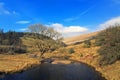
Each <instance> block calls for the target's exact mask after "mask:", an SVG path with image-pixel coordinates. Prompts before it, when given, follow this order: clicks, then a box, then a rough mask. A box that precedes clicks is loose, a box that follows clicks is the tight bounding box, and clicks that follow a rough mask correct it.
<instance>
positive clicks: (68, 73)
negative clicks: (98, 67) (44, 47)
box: [0, 63, 105, 80]
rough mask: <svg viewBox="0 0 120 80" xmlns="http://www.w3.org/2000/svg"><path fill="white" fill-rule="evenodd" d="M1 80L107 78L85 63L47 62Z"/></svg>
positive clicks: (98, 79)
mask: <svg viewBox="0 0 120 80" xmlns="http://www.w3.org/2000/svg"><path fill="white" fill-rule="evenodd" d="M0 80H105V79H103V78H102V77H101V75H100V74H99V73H98V72H96V71H95V70H94V69H93V68H91V67H90V66H87V65H86V64H83V63H72V64H50V63H45V64H41V65H40V66H38V67H36V68H33V69H29V70H27V71H24V72H22V73H15V74H11V75H5V77H4V78H0Z"/></svg>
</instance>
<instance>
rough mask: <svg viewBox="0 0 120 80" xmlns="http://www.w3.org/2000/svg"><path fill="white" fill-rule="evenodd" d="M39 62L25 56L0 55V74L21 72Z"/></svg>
mask: <svg viewBox="0 0 120 80" xmlns="http://www.w3.org/2000/svg"><path fill="white" fill-rule="evenodd" d="M38 64H39V60H38V59H37V58H32V57H30V55H27V54H19V55H2V54H0V72H1V73H6V74H8V73H14V72H21V71H23V70H26V69H27V68H29V67H31V66H33V65H38Z"/></svg>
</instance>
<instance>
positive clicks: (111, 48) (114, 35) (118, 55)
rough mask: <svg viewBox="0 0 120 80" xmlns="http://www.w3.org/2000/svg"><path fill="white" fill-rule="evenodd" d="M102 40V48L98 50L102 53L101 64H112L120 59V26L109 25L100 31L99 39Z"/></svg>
mask: <svg viewBox="0 0 120 80" xmlns="http://www.w3.org/2000/svg"><path fill="white" fill-rule="evenodd" d="M99 40H100V45H101V48H100V49H99V50H98V52H99V54H100V55H101V57H100V59H99V64H100V65H107V64H112V63H114V62H115V61H117V60H119V59H120V26H119V25H117V26H114V27H109V28H107V29H105V30H104V31H102V32H100V33H99V35H98V36H97V40H96V41H99Z"/></svg>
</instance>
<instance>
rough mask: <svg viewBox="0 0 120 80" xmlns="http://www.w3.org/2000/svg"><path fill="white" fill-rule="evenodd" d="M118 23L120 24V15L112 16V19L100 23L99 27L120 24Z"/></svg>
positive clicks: (103, 27)
mask: <svg viewBox="0 0 120 80" xmlns="http://www.w3.org/2000/svg"><path fill="white" fill-rule="evenodd" d="M118 24H119V25H120V16H119V17H115V18H112V19H110V20H108V21H106V22H104V23H102V24H100V25H99V27H100V29H105V28H108V27H110V26H114V25H118Z"/></svg>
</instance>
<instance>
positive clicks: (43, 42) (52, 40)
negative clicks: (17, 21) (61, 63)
mask: <svg viewBox="0 0 120 80" xmlns="http://www.w3.org/2000/svg"><path fill="white" fill-rule="evenodd" d="M28 29H29V31H30V32H31V33H34V34H37V36H39V35H43V38H42V39H40V38H35V40H34V44H32V46H34V47H35V48H37V49H39V51H40V54H41V56H43V55H44V53H45V52H48V51H50V50H54V49H56V48H57V45H59V44H58V41H60V40H61V39H62V36H61V34H60V33H59V32H57V31H56V30H54V29H53V28H49V27H46V26H43V25H42V24H33V25H31V26H29V27H28ZM44 36H45V37H47V38H45V37H44Z"/></svg>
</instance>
